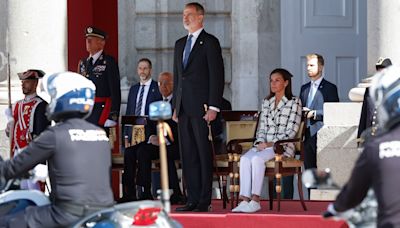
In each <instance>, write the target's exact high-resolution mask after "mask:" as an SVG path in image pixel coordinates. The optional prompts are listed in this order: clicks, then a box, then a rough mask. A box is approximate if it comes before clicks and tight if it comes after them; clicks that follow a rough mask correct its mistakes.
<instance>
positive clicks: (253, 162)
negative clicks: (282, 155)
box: [240, 147, 275, 198]
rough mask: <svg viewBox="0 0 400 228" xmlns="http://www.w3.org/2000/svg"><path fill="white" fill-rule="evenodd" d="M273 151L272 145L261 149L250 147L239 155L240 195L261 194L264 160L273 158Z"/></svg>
mask: <svg viewBox="0 0 400 228" xmlns="http://www.w3.org/2000/svg"><path fill="white" fill-rule="evenodd" d="M274 157H275V152H274V150H273V148H272V147H267V148H265V149H264V150H262V151H257V148H251V149H250V150H249V151H247V152H246V153H245V154H244V155H243V156H241V157H240V195H241V196H245V197H249V198H251V195H257V196H259V195H261V190H262V186H263V182H264V176H265V168H266V166H265V162H266V161H269V160H271V159H273V158H274Z"/></svg>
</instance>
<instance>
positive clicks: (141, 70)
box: [120, 58, 162, 202]
mask: <svg viewBox="0 0 400 228" xmlns="http://www.w3.org/2000/svg"><path fill="white" fill-rule="evenodd" d="M151 70H152V64H151V61H150V59H147V58H142V59H140V60H139V61H138V65H137V74H138V75H139V78H140V82H139V83H137V84H135V85H133V86H132V87H131V88H130V90H129V95H128V103H127V106H126V115H134V116H147V115H148V114H149V105H150V103H152V102H154V101H159V100H161V99H162V96H161V94H160V91H159V90H158V85H157V82H156V81H154V80H152V79H151ZM147 122H149V120H148V121H147ZM147 128H148V126H147V124H146V127H145V134H146V136H145V141H147V140H148V139H149V137H150V134H149V131H148V130H147ZM124 130H125V131H124V136H127V138H128V141H129V142H131V137H132V128H131V127H126V128H125V129H124ZM142 143H145V142H142ZM138 145H140V144H138ZM138 145H133V146H128V147H127V148H125V152H124V174H123V176H122V185H123V198H122V199H121V200H120V201H121V202H126V201H132V200H136V199H137V197H136V188H135V187H136V185H135V179H136V161H137V157H136V152H137V148H138ZM137 190H138V192H139V198H145V197H147V198H149V196H144V195H143V188H142V187H138V189H137Z"/></svg>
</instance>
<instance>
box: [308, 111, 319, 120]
mask: <svg viewBox="0 0 400 228" xmlns="http://www.w3.org/2000/svg"><path fill="white" fill-rule="evenodd" d="M316 112H317V111H315V110H310V111H308V113H307V119H311V118H314V119H315V113H316Z"/></svg>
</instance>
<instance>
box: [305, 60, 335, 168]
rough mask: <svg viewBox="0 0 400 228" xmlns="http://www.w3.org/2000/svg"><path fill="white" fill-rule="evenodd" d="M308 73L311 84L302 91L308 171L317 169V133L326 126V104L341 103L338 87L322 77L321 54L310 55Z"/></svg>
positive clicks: (307, 84)
mask: <svg viewBox="0 0 400 228" xmlns="http://www.w3.org/2000/svg"><path fill="white" fill-rule="evenodd" d="M306 58H307V73H308V77H309V78H310V79H311V82H308V83H306V84H304V85H303V86H302V87H301V90H300V98H301V103H302V104H303V110H304V111H308V113H307V129H306V135H305V140H304V150H305V159H304V166H305V168H306V169H310V168H316V167H317V132H318V131H319V129H321V128H322V126H323V125H324V122H323V117H324V102H339V96H338V92H337V87H336V85H334V84H333V83H331V82H329V81H327V80H325V79H324V78H323V77H322V70H323V69H324V58H323V57H322V56H321V55H319V54H315V53H314V54H308V55H307V56H306Z"/></svg>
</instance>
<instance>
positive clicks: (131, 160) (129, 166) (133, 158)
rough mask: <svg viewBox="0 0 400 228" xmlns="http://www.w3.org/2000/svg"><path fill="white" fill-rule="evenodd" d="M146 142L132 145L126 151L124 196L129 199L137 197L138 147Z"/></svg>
mask: <svg viewBox="0 0 400 228" xmlns="http://www.w3.org/2000/svg"><path fill="white" fill-rule="evenodd" d="M141 144H144V143H140V144H138V145H135V146H130V147H128V148H126V149H125V152H124V173H123V174H122V187H123V196H124V197H125V198H129V199H136V184H135V180H136V162H137V149H138V148H139V146H140V145H141Z"/></svg>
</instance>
